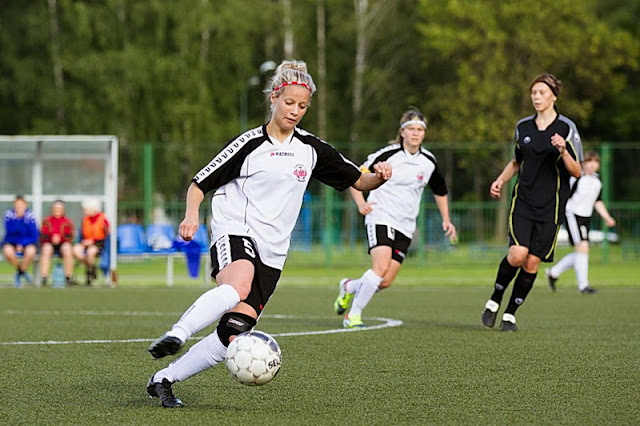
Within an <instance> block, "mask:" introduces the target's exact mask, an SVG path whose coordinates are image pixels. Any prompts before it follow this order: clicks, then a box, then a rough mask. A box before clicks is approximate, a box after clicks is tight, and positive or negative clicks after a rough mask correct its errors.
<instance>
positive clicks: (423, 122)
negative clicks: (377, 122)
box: [400, 120, 427, 129]
mask: <svg viewBox="0 0 640 426" xmlns="http://www.w3.org/2000/svg"><path fill="white" fill-rule="evenodd" d="M412 124H419V125H421V126H422V127H424V128H425V129H426V128H427V123H426V122H425V121H423V120H409V121H405V122H404V123H402V124H401V125H400V129H404V128H405V127H407V126H410V125H412Z"/></svg>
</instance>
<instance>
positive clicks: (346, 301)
mask: <svg viewBox="0 0 640 426" xmlns="http://www.w3.org/2000/svg"><path fill="white" fill-rule="evenodd" d="M349 281H351V280H350V279H349V278H343V279H341V280H340V284H339V286H338V287H339V289H340V293H338V297H337V298H336V301H335V302H333V308H334V309H335V310H336V314H338V315H342V314H344V313H345V312H346V310H347V309H349V306H351V302H352V301H353V296H355V293H347V289H346V285H347V283H348V282H349Z"/></svg>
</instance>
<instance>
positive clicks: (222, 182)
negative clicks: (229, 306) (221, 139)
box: [192, 126, 361, 269]
mask: <svg viewBox="0 0 640 426" xmlns="http://www.w3.org/2000/svg"><path fill="white" fill-rule="evenodd" d="M360 176H361V172H360V170H359V169H358V167H357V166H356V165H355V164H353V163H352V162H351V161H349V160H347V159H346V158H345V157H343V156H342V155H341V154H340V153H339V152H338V151H336V150H335V149H334V148H333V147H332V146H331V145H329V144H328V143H326V142H324V141H322V140H320V139H318V138H317V137H316V136H314V135H313V134H311V133H309V132H307V131H305V130H303V129H299V128H295V129H294V131H293V132H292V134H291V135H290V136H289V137H288V138H287V140H285V141H284V142H282V143H280V142H277V141H274V140H272V139H271V138H269V136H268V135H267V131H266V126H261V127H257V128H255V129H251V130H248V131H246V132H244V133H243V134H241V135H239V136H238V137H236V138H234V139H232V140H231V141H229V142H228V143H227V145H226V146H225V147H224V148H223V149H222V151H220V153H219V154H218V155H216V156H215V157H214V158H213V160H211V161H210V162H209V164H207V165H206V166H205V167H203V168H202V170H200V171H199V172H198V173H197V174H196V175H195V177H194V178H193V179H192V181H193V182H195V183H196V184H197V185H198V187H199V188H200V189H201V190H202V191H203V192H204V193H207V192H209V191H212V190H215V192H214V194H213V197H212V198H211V210H212V213H213V214H212V219H211V234H212V235H211V238H212V241H216V240H217V239H218V238H220V237H221V236H223V235H225V234H230V235H246V236H249V237H251V238H253V239H254V240H255V242H256V244H257V246H258V252H259V254H260V258H261V260H262V262H263V263H264V264H265V265H268V266H271V267H273V268H277V269H282V267H283V266H284V263H285V260H286V256H287V251H288V249H289V244H290V238H291V232H292V231H293V227H294V226H295V223H296V220H297V218H298V215H299V213H300V208H301V206H302V198H303V196H304V192H305V190H306V189H307V186H308V184H309V180H310V179H311V177H314V178H315V179H318V180H319V181H320V182H322V183H324V184H326V185H329V186H332V187H333V188H335V189H337V190H339V191H343V190H345V189H346V188H348V187H349V186H351V185H353V184H354V183H355V182H356V181H357V180H358V179H359V178H360Z"/></svg>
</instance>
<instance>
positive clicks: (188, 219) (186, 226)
mask: <svg viewBox="0 0 640 426" xmlns="http://www.w3.org/2000/svg"><path fill="white" fill-rule="evenodd" d="M202 200H204V192H202V190H201V189H200V188H199V187H198V185H196V184H195V183H194V182H191V185H189V189H188V190H187V209H186V211H185V213H184V220H183V221H182V222H181V223H180V227H179V228H178V231H179V232H180V236H181V237H182V238H183V239H184V240H185V241H191V239H192V238H193V236H194V235H195V234H196V231H197V230H198V226H200V218H199V210H200V204H201V203H202Z"/></svg>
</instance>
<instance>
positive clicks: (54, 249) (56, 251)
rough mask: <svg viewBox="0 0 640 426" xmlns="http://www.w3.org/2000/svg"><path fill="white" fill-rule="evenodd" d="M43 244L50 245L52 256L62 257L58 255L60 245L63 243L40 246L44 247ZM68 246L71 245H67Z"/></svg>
mask: <svg viewBox="0 0 640 426" xmlns="http://www.w3.org/2000/svg"><path fill="white" fill-rule="evenodd" d="M45 244H51V246H52V247H53V255H54V256H59V257H62V254H60V247H62V244H64V243H60V244H53V243H43V244H42V245H43V246H44V245H45ZM69 244H71V243H69Z"/></svg>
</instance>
